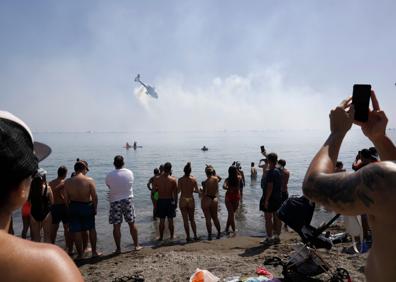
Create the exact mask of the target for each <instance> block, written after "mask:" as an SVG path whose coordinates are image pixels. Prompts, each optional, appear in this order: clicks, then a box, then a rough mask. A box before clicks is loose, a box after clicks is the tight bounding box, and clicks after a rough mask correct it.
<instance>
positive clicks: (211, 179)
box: [201, 165, 221, 240]
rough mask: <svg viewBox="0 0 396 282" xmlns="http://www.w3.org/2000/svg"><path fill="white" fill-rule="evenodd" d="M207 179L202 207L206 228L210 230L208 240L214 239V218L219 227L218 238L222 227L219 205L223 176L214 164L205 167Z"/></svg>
mask: <svg viewBox="0 0 396 282" xmlns="http://www.w3.org/2000/svg"><path fill="white" fill-rule="evenodd" d="M205 174H206V177H207V179H206V180H205V181H203V182H202V193H201V197H202V200H201V207H202V211H203V213H204V215H205V221H206V229H207V230H208V240H212V220H213V223H214V225H215V227H216V229H217V236H216V238H217V239H220V235H221V233H220V232H221V231H220V230H221V229H220V222H219V218H218V215H217V210H218V206H219V182H220V181H221V177H220V176H217V175H216V171H215V170H214V168H213V166H211V165H208V166H206V168H205Z"/></svg>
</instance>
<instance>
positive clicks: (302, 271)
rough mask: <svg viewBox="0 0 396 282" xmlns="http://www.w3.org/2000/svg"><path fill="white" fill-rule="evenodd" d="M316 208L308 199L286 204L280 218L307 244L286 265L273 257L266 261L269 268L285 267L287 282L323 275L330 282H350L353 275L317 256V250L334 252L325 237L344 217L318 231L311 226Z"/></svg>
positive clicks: (331, 243)
mask: <svg viewBox="0 0 396 282" xmlns="http://www.w3.org/2000/svg"><path fill="white" fill-rule="evenodd" d="M314 210H315V205H314V204H313V203H311V202H310V201H309V200H308V199H307V198H305V197H304V196H302V197H291V198H289V199H288V200H286V201H285V202H284V203H283V205H282V206H281V207H280V209H279V210H278V211H277V215H278V217H279V218H280V220H282V221H283V222H284V223H285V224H286V225H288V226H289V227H290V228H292V229H293V230H294V231H296V232H297V233H298V234H299V235H300V237H301V239H302V242H303V245H302V246H297V247H296V248H295V251H294V252H293V253H292V254H291V255H290V257H289V258H288V259H287V261H286V262H283V261H282V260H281V259H280V258H278V257H271V258H268V259H266V260H265V261H264V264H266V265H273V266H278V265H280V266H282V267H283V270H282V273H283V276H284V278H285V281H309V278H310V277H314V276H317V275H319V274H322V273H325V272H326V273H328V274H329V277H330V279H329V281H331V282H335V281H340V282H341V281H350V277H349V273H348V271H347V270H346V269H343V268H335V269H334V268H332V267H331V265H330V264H328V263H327V262H326V261H324V259H323V258H322V257H321V256H320V255H319V254H318V253H317V252H316V249H327V250H330V249H331V248H332V246H333V241H332V240H331V239H330V238H328V237H326V236H325V235H323V232H324V231H325V230H326V229H327V228H328V227H329V226H330V225H331V224H332V223H333V222H334V221H335V220H337V218H338V217H339V216H340V215H339V214H337V215H336V216H335V217H333V218H332V219H331V220H330V221H329V222H327V223H326V224H324V225H322V226H320V227H318V228H315V227H313V226H311V225H310V223H311V220H312V217H313V212H314Z"/></svg>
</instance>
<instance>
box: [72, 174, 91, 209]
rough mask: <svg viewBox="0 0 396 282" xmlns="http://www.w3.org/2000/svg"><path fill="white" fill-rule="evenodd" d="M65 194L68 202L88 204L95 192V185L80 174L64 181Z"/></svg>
mask: <svg viewBox="0 0 396 282" xmlns="http://www.w3.org/2000/svg"><path fill="white" fill-rule="evenodd" d="M64 186H65V192H66V194H67V198H68V200H69V201H76V202H90V201H92V200H93V199H92V193H93V192H94V191H95V183H94V181H93V179H92V178H90V177H87V176H85V175H83V174H82V173H80V174H77V175H76V176H74V177H72V178H69V179H67V180H66V181H65V184H64Z"/></svg>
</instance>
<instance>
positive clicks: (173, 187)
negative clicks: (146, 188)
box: [153, 163, 177, 241]
mask: <svg viewBox="0 0 396 282" xmlns="http://www.w3.org/2000/svg"><path fill="white" fill-rule="evenodd" d="M171 173H172V165H171V163H165V164H164V173H163V174H161V175H160V176H158V178H156V179H155V180H154V183H153V186H154V192H158V201H157V208H158V217H159V218H160V223H159V232H160V237H159V238H158V241H162V240H163V238H164V229H165V218H168V227H169V233H170V239H171V240H172V239H173V238H174V231H175V230H174V226H173V218H174V217H176V208H177V182H176V179H175V178H174V177H172V176H171Z"/></svg>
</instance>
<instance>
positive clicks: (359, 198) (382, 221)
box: [303, 92, 396, 281]
mask: <svg viewBox="0 0 396 282" xmlns="http://www.w3.org/2000/svg"><path fill="white" fill-rule="evenodd" d="M371 100H372V104H373V110H372V111H370V112H369V119H368V121H367V122H366V123H364V124H363V123H357V122H355V123H356V124H357V125H358V126H360V127H361V128H362V131H363V133H364V134H365V135H366V136H367V137H368V138H369V139H370V140H371V141H372V142H373V143H374V145H375V147H376V148H377V150H378V152H379V154H380V157H381V159H382V161H381V162H376V163H372V164H369V165H367V166H365V167H363V168H361V169H360V170H359V171H357V172H355V173H348V172H339V173H333V171H334V167H335V164H336V161H337V158H338V154H339V150H340V147H341V144H342V141H343V139H344V137H345V136H346V133H347V132H348V131H349V130H350V128H351V127H352V124H353V122H354V121H353V116H354V109H353V105H351V98H348V99H346V100H344V101H343V102H342V103H341V104H340V105H339V106H338V107H336V108H335V109H334V110H332V111H331V112H330V135H329V137H328V138H327V140H326V142H325V143H324V145H323V146H322V147H321V148H320V150H319V152H318V153H317V154H316V155H315V157H314V158H313V160H312V161H311V164H310V166H309V168H308V171H307V173H306V175H305V179H304V183H303V192H304V195H305V196H306V197H308V198H309V199H310V200H312V201H314V202H316V203H318V204H321V205H323V206H324V207H325V208H327V209H331V210H333V211H335V212H337V213H341V214H344V215H359V214H368V218H369V223H370V226H371V227H372V233H373V245H372V248H371V250H370V254H369V256H368V259H367V265H366V268H365V274H366V278H367V281H394V280H395V278H396V246H395V245H394V244H392V242H393V240H394V238H395V236H396V228H395V227H394V226H395V224H396V218H395V217H394V214H395V212H396V205H395V201H396V189H395V186H396V164H395V162H390V161H384V160H391V159H393V160H394V159H396V148H395V146H394V144H393V143H392V141H391V140H390V139H389V137H387V136H386V134H385V132H386V125H387V118H386V115H385V114H384V113H383V112H382V111H381V110H380V108H379V104H378V101H377V99H376V96H375V93H374V92H372V93H371Z"/></svg>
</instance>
